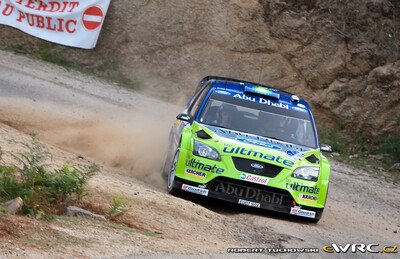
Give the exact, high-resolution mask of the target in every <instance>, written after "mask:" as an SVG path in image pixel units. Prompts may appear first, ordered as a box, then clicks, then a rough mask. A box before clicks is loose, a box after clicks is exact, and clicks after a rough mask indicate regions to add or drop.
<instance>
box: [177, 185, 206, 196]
mask: <svg viewBox="0 0 400 259" xmlns="http://www.w3.org/2000/svg"><path fill="white" fill-rule="evenodd" d="M182 190H184V191H187V192H191V193H195V194H199V195H203V196H208V190H207V189H202V188H198V187H194V186H191V185H187V184H182Z"/></svg>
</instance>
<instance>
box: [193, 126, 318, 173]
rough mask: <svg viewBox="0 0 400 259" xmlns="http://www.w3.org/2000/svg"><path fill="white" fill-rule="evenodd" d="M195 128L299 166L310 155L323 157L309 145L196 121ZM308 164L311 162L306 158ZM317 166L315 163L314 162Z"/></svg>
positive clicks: (215, 137)
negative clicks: (277, 156) (274, 155)
mask: <svg viewBox="0 0 400 259" xmlns="http://www.w3.org/2000/svg"><path fill="white" fill-rule="evenodd" d="M195 124H197V125H194V128H193V129H194V130H195V131H198V130H204V131H205V132H206V133H207V134H209V135H210V136H211V137H212V138H213V139H219V140H221V141H222V142H224V139H225V142H226V141H229V142H230V143H235V144H237V145H238V146H242V147H249V148H252V149H254V150H259V151H261V152H268V153H269V154H277V155H279V156H281V157H282V158H285V159H288V160H289V161H292V162H293V163H295V164H297V166H299V165H300V164H303V163H302V161H304V160H305V159H303V158H307V157H309V156H312V155H314V156H315V157H316V158H317V159H318V160H320V159H321V157H320V156H321V155H320V150H319V149H313V148H309V147H304V146H300V145H296V144H292V143H289V142H284V141H279V140H275V139H270V138H266V137H262V136H258V135H253V134H249V133H244V132H240V131H235V130H231V129H226V128H220V127H216V126H211V125H204V124H200V123H197V122H195ZM305 162H306V163H307V164H308V163H309V162H308V161H307V160H305ZM313 164H314V166H315V163H313Z"/></svg>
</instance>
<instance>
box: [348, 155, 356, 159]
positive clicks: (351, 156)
mask: <svg viewBox="0 0 400 259" xmlns="http://www.w3.org/2000/svg"><path fill="white" fill-rule="evenodd" d="M349 158H350V159H352V158H358V154H354V155H350V156H349Z"/></svg>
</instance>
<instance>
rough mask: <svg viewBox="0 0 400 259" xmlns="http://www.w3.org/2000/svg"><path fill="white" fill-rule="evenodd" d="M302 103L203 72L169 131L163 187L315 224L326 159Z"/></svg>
mask: <svg viewBox="0 0 400 259" xmlns="http://www.w3.org/2000/svg"><path fill="white" fill-rule="evenodd" d="M321 149H322V150H324V151H327V152H329V151H331V149H330V147H329V146H327V145H321V146H320V145H319V143H318V137H317V130H316V127H315V123H314V119H313V116H312V113H311V109H310V107H309V105H308V103H307V102H306V101H305V100H303V99H300V98H299V97H297V96H296V95H293V94H290V93H287V92H284V91H281V90H278V89H274V88H272V87H268V86H264V85H261V84H257V83H251V82H247V81H242V80H236V79H232V78H222V77H212V76H209V77H206V78H204V79H203V80H202V81H201V82H200V83H199V85H198V87H197V89H196V92H195V94H194V96H193V97H192V98H191V99H190V100H189V103H188V105H187V107H186V109H185V110H184V111H183V112H182V113H181V114H179V115H178V116H177V120H176V122H175V124H174V125H173V127H172V129H171V132H170V145H169V151H168V155H167V158H166V161H165V164H164V169H163V171H164V173H165V174H166V175H167V176H168V177H167V178H168V180H167V187H168V192H169V193H171V194H173V195H178V194H180V193H182V192H190V193H194V194H197V195H202V196H207V197H211V198H216V199H220V200H224V201H228V202H233V203H237V204H241V205H244V206H250V207H256V208H260V209H267V210H273V211H278V212H282V213H287V214H291V215H295V216H299V217H303V218H304V219H307V220H309V221H311V222H318V220H319V219H320V218H321V215H322V212H323V210H324V207H325V203H326V198H327V193H328V185H329V175H330V163H329V161H328V160H327V159H326V157H325V156H323V154H322V153H321Z"/></svg>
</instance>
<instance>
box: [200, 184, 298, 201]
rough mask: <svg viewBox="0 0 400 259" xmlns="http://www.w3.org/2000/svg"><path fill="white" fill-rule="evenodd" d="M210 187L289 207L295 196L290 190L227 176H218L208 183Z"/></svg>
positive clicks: (242, 196) (244, 197) (220, 191)
mask: <svg viewBox="0 0 400 259" xmlns="http://www.w3.org/2000/svg"><path fill="white" fill-rule="evenodd" d="M208 189H210V190H212V191H216V192H219V193H223V194H226V195H230V196H234V197H238V198H243V199H246V200H249V201H255V202H262V203H270V204H274V205H277V206H284V207H287V206H292V204H293V198H292V196H291V195H290V193H289V192H288V191H285V190H282V189H278V188H273V187H269V186H262V185H260V184H255V183H248V182H244V181H240V180H235V179H231V178H227V177H217V178H216V179H214V180H213V181H212V182H211V183H210V184H209V185H208Z"/></svg>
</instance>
